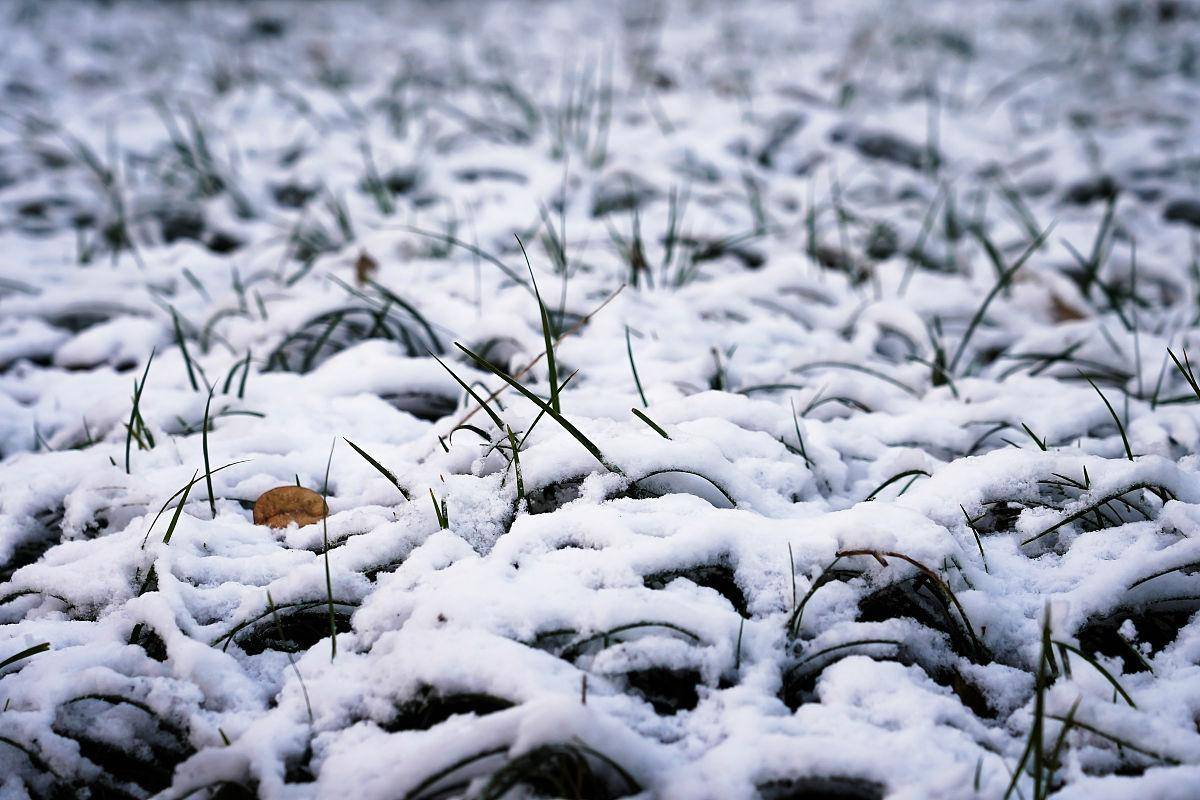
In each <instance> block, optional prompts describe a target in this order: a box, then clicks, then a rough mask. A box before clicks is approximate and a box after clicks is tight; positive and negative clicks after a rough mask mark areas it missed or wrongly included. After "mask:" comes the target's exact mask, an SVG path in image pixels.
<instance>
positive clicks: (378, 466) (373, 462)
mask: <svg viewBox="0 0 1200 800" xmlns="http://www.w3.org/2000/svg"><path fill="white" fill-rule="evenodd" d="M342 439H343V441H345V442H346V444H348V445H350V446H351V447H352V448H354V452H356V453H358V454H359V455H360V456H362V457H363V459H364V460H365V461H366V462H367V463H368V464H370V465H371V466H372V467H374V468H375V469H376V470H377V471H378V472H379V474H380V475H382V476H383V477H385V478H387V479H388V480H389V481H391V483H392V485H393V486H395V487H396V488H397V489H399V490H400V494H402V495H404V499H405V500H412V498H411V497H409V496H408V492H407V491H405V490H404V487H403V486H401V485H400V479H399V478H397V477H396V474H395V473H394V472H392V471H391V470H390V469H388V468H387V467H385V466H384V465H383V464H380V463H379V462H378V461H376V460H375V459H374V458H372V457H371V454H370V453H368V452H367V451H366V450H363V449H362V448H361V447H359V446H358V445H356V444H355V443H354V442H352V441H350V440H349V439H347V438H346V437H345V436H343V437H342Z"/></svg>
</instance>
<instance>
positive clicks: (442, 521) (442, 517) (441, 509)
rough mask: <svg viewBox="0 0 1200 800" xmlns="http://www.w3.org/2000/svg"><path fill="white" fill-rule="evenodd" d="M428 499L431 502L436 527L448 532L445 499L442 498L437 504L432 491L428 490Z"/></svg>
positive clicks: (448, 516)
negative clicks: (436, 523) (436, 522)
mask: <svg viewBox="0 0 1200 800" xmlns="http://www.w3.org/2000/svg"><path fill="white" fill-rule="evenodd" d="M429 499H430V500H432V501H433V513H434V515H435V516H437V521H438V527H439V528H441V529H442V530H449V528H450V510H449V508H447V506H446V498H444V497H443V498H442V500H441V502H440V503H439V502H438V499H437V495H435V494H434V493H433V489H430V490H429Z"/></svg>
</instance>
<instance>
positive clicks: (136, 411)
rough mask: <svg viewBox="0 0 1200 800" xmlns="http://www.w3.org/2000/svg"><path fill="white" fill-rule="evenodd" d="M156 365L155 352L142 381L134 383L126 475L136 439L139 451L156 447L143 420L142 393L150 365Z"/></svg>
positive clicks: (147, 361) (148, 360)
mask: <svg viewBox="0 0 1200 800" xmlns="http://www.w3.org/2000/svg"><path fill="white" fill-rule="evenodd" d="M153 363H154V350H151V351H150V357H149V358H148V359H146V369H145V370H143V371H142V379H141V380H140V381H137V380H135V381H134V382H133V409H132V410H131V411H130V412H129V422H128V423H126V425H125V474H126V475H129V474H130V470H129V454H130V450H131V445H132V444H133V440H134V439H135V438H136V439H137V443H138V449H139V450H146V449H149V448H152V447H154V436H153V434H151V433H150V429H149V428H148V427H147V426H146V421H145V420H144V419H142V411H141V402H142V391H143V390H144V389H145V388H146V379H147V378H148V377H149V376H150V365H151V364H153Z"/></svg>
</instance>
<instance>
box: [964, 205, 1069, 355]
mask: <svg viewBox="0 0 1200 800" xmlns="http://www.w3.org/2000/svg"><path fill="white" fill-rule="evenodd" d="M1054 225H1055V223H1053V222H1052V223H1050V225H1049V226H1047V227H1046V228H1045V229H1044V230H1043V231H1042V232H1041V233H1039V234H1038V235H1037V238H1035V239H1034V240H1033V241H1032V242H1030V243H1029V246H1028V247H1026V248H1025V252H1023V253H1022V254H1021V255H1020V257H1019V258H1017V260H1016V261H1015V262H1014V263H1013V265H1012V266H1011V267H1006V268H1005V269H1004V270H1003V271H1002V272H1001V273H1000V275H999V277H998V278H997V279H996V283H995V285H993V286H992V289H991V291H989V292H988V293H987V296H985V297H984V298H983V302H982V303H980V304H979V307H978V308H977V309H975V314H974V316H972V317H971V321H970V322H969V323H967V329H966V331H965V332H964V333H963V336H962V338H961V339H959V341H958V347H957V348H955V350H954V356H953V357H952V358H951V359H950V366H949V368H948V372H951V373H954V372H956V370H957V369H958V362H959V361H960V360H961V359H962V357H963V353H965V352H966V349H967V344H968V343H969V342H970V341H971V337H972V336H974V335H975V329H976V328H978V327H979V323H980V322H982V321H983V318H984V316H985V315H986V314H987V310H988V306H990V305H991V304H992V301H993V300H995V299H996V295H998V294H1000V292H1001V291H1002V290H1003V289H1004V288H1005V287H1007V286H1008V284H1009V283H1010V282H1011V281H1012V279H1013V278H1014V277H1016V274H1017V270H1019V269H1021V267H1023V266H1025V262H1026V261H1028V260H1029V257H1030V256H1032V255H1033V254H1034V253H1035V252H1037V250H1038V248H1040V247H1041V246H1042V243H1043V242H1045V241H1046V237H1048V236H1049V235H1050V232H1051V231H1053V230H1054Z"/></svg>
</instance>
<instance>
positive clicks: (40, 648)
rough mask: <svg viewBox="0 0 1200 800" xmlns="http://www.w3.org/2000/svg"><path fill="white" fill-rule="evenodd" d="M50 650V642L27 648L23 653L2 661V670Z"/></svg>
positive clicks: (0, 664) (0, 667)
mask: <svg viewBox="0 0 1200 800" xmlns="http://www.w3.org/2000/svg"><path fill="white" fill-rule="evenodd" d="M49 649H50V643H49V642H42V643H41V644H35V645H34V646H33V647H27V648H25V649H24V650H22V651H21V652H19V653H16V654H14V655H11V656H9V657H8V658H6V659H4V660H3V661H0V669H4V668H5V667H7V666H8V665H9V664H15V663H17V662H18V661H21V660H22V659H26V658H29V657H30V656H36V655H37V654H38V653H44V652H46V651H47V650H49Z"/></svg>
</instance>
